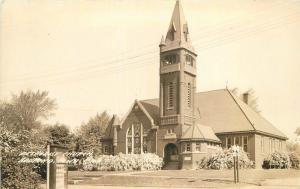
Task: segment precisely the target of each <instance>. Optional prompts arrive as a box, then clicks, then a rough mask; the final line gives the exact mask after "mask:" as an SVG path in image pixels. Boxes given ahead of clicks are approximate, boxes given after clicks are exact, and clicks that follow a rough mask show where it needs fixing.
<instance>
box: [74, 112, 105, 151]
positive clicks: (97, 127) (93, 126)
mask: <svg viewBox="0 0 300 189" xmlns="http://www.w3.org/2000/svg"><path fill="white" fill-rule="evenodd" d="M109 121H110V116H109V115H108V114H107V113H106V112H102V113H101V114H98V113H97V114H96V116H94V117H91V118H90V119H89V121H88V122H87V123H83V124H82V125H81V127H80V128H79V129H78V130H77V133H76V135H77V138H76V140H77V146H76V151H82V152H87V151H92V152H93V154H94V155H99V154H101V153H102V145H101V142H100V140H101V139H102V137H103V135H104V132H105V129H106V127H107V125H108V123H109Z"/></svg>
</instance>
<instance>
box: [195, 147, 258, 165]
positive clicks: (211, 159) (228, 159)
mask: <svg viewBox="0 0 300 189" xmlns="http://www.w3.org/2000/svg"><path fill="white" fill-rule="evenodd" d="M233 165H234V162H233V150H232V149H231V148H230V149H220V150H218V151H217V152H215V153H212V154H209V155H208V156H206V157H204V158H202V160H201V161H200V162H199V163H198V167H199V168H200V169H217V170H219V169H231V168H233ZM253 165H254V164H253V162H252V161H251V160H249V158H248V156H247V154H246V153H245V152H244V151H240V153H239V168H244V169H246V168H252V167H253Z"/></svg>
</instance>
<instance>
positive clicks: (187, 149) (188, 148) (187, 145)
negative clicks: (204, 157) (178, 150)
mask: <svg viewBox="0 0 300 189" xmlns="http://www.w3.org/2000/svg"><path fill="white" fill-rule="evenodd" d="M185 151H186V152H190V151H191V143H189V142H188V143H186V149H185Z"/></svg>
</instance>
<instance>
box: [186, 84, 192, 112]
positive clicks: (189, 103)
mask: <svg viewBox="0 0 300 189" xmlns="http://www.w3.org/2000/svg"><path fill="white" fill-rule="evenodd" d="M191 90H192V87H191V83H188V85H187V106H188V107H189V108H190V107H191V104H192V98H191Z"/></svg>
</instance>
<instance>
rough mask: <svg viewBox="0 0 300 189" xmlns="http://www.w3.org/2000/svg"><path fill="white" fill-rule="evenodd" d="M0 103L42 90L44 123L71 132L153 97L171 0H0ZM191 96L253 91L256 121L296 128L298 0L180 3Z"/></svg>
mask: <svg viewBox="0 0 300 189" xmlns="http://www.w3.org/2000/svg"><path fill="white" fill-rule="evenodd" d="M0 2H1V15H0V20H1V22H0V49H1V51H0V99H2V100H9V99H10V97H11V94H15V93H18V92H20V91H21V90H27V89H32V90H47V91H49V96H50V97H51V98H54V99H56V102H57V104H58V107H57V110H56V111H55V115H54V116H53V117H51V118H50V119H49V120H48V122H49V123H55V122H61V123H65V124H67V125H69V126H70V127H71V128H75V127H78V126H80V125H81V123H82V122H87V121H88V119H89V117H91V116H94V115H96V113H97V112H100V113H101V112H102V111H105V110H106V111H108V113H110V114H118V115H120V116H122V115H124V114H126V112H127V111H128V110H129V107H130V106H131V105H132V103H133V102H134V99H149V98H157V97H158V94H159V87H158V84H159V72H158V70H159V48H158V45H159V42H160V39H161V36H162V35H165V34H166V32H167V29H168V25H169V22H170V19H171V15H172V11H173V8H174V5H175V2H176V1H175V0H152V1H147V0H99V1H97V0H2V1H0ZM181 3H182V6H183V10H184V14H185V17H186V20H187V22H188V25H189V33H190V37H191V40H192V43H193V45H194V47H195V49H196V52H197V53H198V58H197V72H198V75H197V91H199V92H200V91H209V90H215V89H222V88H226V85H227V87H228V88H236V87H237V88H239V91H240V92H243V91H246V90H247V89H249V88H252V89H254V91H255V94H256V96H257V97H258V104H259V109H260V110H261V111H262V112H261V114H262V115H263V116H264V117H265V118H266V119H267V120H269V121H270V122H271V123H273V125H275V126H276V127H277V128H279V129H280V130H281V131H283V132H284V133H285V134H286V135H288V136H289V137H294V135H293V132H294V131H295V129H296V128H297V127H300V115H299V114H300V98H299V97H300V95H299V94H300V78H299V75H300V53H299V51H300V35H299V34H300V1H295V0H243V1H241V0H226V1H225V0H223V1H221V0H181Z"/></svg>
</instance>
